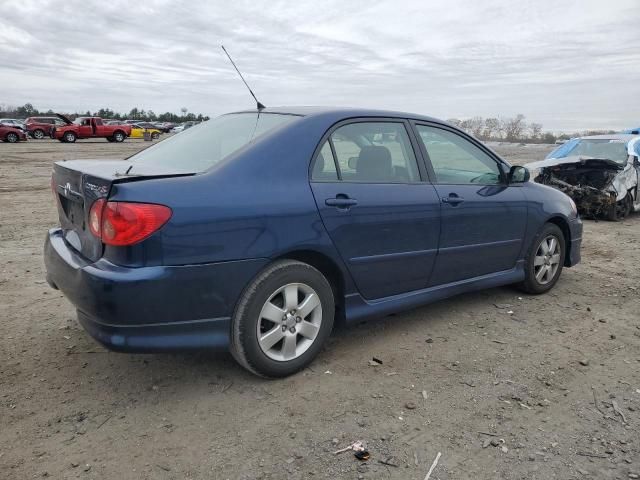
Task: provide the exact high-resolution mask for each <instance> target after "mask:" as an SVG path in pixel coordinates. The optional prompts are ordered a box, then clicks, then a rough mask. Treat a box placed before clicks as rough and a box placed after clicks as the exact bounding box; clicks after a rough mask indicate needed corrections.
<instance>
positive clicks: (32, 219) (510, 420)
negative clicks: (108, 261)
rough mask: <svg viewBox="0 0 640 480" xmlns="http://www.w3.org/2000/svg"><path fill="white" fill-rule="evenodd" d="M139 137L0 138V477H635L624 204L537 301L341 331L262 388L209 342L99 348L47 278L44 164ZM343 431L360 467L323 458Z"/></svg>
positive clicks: (508, 294)
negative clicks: (165, 348) (161, 351)
mask: <svg viewBox="0 0 640 480" xmlns="http://www.w3.org/2000/svg"><path fill="white" fill-rule="evenodd" d="M145 145H146V144H145V143H144V142H142V141H140V142H134V141H127V142H125V143H124V144H110V143H107V142H103V141H97V142H88V141H83V142H78V143H77V144H74V145H65V144H60V143H58V142H53V141H48V140H46V141H40V142H38V141H31V142H28V143H27V144H19V145H9V144H0V206H1V208H0V319H1V322H0V478H1V479H26V478H34V477H50V478H56V479H58V478H87V479H89V478H96V479H129V478H131V479H137V478H142V479H147V478H149V479H184V478H194V479H218V478H220V479H225V478H229V479H245V478H246V479H254V478H262V479H282V478H292V479H298V478H300V479H302V478H322V479H336V478H349V479H356V478H365V479H369V478H370V479H374V478H375V479H379V478H395V479H420V480H422V479H424V478H425V475H426V473H427V471H428V470H429V466H430V465H431V462H432V461H433V459H434V458H435V457H436V454H437V453H438V452H441V453H442V457H441V458H440V461H439V464H438V466H437V468H436V469H435V471H434V473H433V474H432V476H431V478H432V479H440V480H444V479H467V478H475V479H496V478H502V479H550V478H557V479H573V478H593V479H614V478H617V479H627V478H638V477H637V476H634V474H637V475H640V433H638V432H639V430H638V428H639V427H640V315H639V312H640V301H639V292H638V289H640V269H639V268H638V266H639V265H640V249H639V248H638V239H639V238H640V215H637V214H636V215H633V216H631V217H630V218H628V219H627V220H626V221H624V222H623V223H620V224H613V223H609V222H593V221H585V238H584V247H583V262H582V263H581V264H580V265H578V266H577V267H575V268H572V269H568V270H565V271H564V273H563V276H562V278H561V280H560V282H559V284H558V285H557V287H556V288H555V289H554V290H553V291H552V292H551V293H549V294H547V295H543V296H539V297H533V296H527V295H522V294H521V293H519V292H518V291H516V290H514V289H512V288H496V289H493V290H489V291H483V292H479V293H473V294H467V295H463V296H461V297H457V298H453V299H450V300H447V301H442V302H439V303H436V304H433V305H430V306H426V307H423V308H420V309H417V310H413V311H411V312H409V313H404V314H401V315H400V314H399V315H395V316H392V317H388V318H386V319H383V320H381V321H377V322H370V323H369V324H366V325H362V326H361V328H352V329H340V330H339V331H337V332H335V334H334V335H333V337H332V339H331V341H330V342H329V345H328V346H327V348H326V349H325V351H324V352H323V353H322V354H321V355H320V357H319V358H318V359H317V361H316V362H315V363H313V365H312V366H311V368H309V369H307V370H305V371H303V372H301V373H299V374H298V375H295V376H293V377H291V378H288V379H285V380H278V381H267V380H263V379H259V378H256V377H253V376H251V375H250V374H248V373H247V372H245V371H244V370H242V369H241V368H239V367H238V366H236V364H235V363H234V362H233V361H232V359H231V357H230V356H229V355H226V354H216V355H213V354H205V353H202V354H189V355H139V356H134V355H124V354H117V353H109V352H107V351H105V350H104V349H102V348H101V347H100V346H98V345H97V344H96V343H95V342H94V341H93V340H92V339H91V338H90V337H88V336H87V335H86V334H85V333H84V331H83V330H82V329H81V328H80V327H79V325H78V324H77V322H76V320H75V318H74V311H73V309H72V308H71V305H70V304H69V303H68V302H67V301H66V300H65V299H64V298H62V296H61V295H60V294H59V293H58V292H56V291H53V290H51V289H50V288H49V287H48V286H47V284H46V283H45V281H44V268H43V262H42V244H43V239H44V235H45V232H46V230H47V228H48V227H50V226H52V225H54V224H55V222H56V215H55V211H54V204H53V200H52V197H51V193H50V187H49V178H50V177H49V176H50V171H51V163H52V161H53V160H59V159H63V158H67V159H72V158H91V157H93V158H96V157H102V158H107V157H108V158H122V157H124V156H126V155H128V154H130V153H133V152H135V151H136V150H138V149H140V148H142V147H144V146H145ZM494 148H496V150H498V151H499V152H500V153H502V154H503V155H504V156H505V157H506V158H508V159H510V160H513V161H515V162H516V163H519V162H522V161H524V160H536V159H541V158H543V156H544V154H545V153H546V152H548V151H549V149H550V147H549V146H517V145H502V146H500V145H498V146H495V147H494ZM372 357H376V358H379V359H381V360H382V361H383V364H382V365H379V366H370V365H369V361H370V360H371V359H372ZM581 362H582V363H581ZM614 407H616V409H618V411H619V412H621V413H616V411H614ZM358 439H361V440H364V441H366V442H367V444H368V446H369V450H370V452H371V459H370V461H368V462H366V463H361V462H359V461H358V460H356V459H355V458H354V456H353V455H352V454H351V453H344V454H341V455H333V454H332V452H333V451H334V450H336V449H338V448H339V447H342V446H345V445H347V444H348V443H349V442H352V441H354V440H358ZM492 440H493V441H494V443H495V444H496V445H495V446H494V445H491V444H490V443H489V442H490V441H492ZM381 462H387V464H383V463H381Z"/></svg>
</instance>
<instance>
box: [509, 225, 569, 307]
mask: <svg viewBox="0 0 640 480" xmlns="http://www.w3.org/2000/svg"><path fill="white" fill-rule="evenodd" d="M550 239H553V240H555V242H556V243H555V245H557V246H552V248H553V251H552V252H550V254H547V253H546V252H545V245H546V248H547V249H549V246H550ZM566 253H567V250H566V243H565V238H564V234H563V233H562V230H560V227H558V226H557V225H555V224H553V223H546V224H545V225H544V227H542V230H540V232H539V233H538V235H536V237H535V239H534V241H533V242H532V245H531V247H530V248H529V252H528V253H527V257H526V259H525V267H524V270H525V279H524V281H523V282H522V283H520V284H519V287H520V289H521V290H524V291H525V292H527V293H531V294H534V295H539V294H541V293H545V292H548V291H549V290H551V289H552V288H553V286H554V285H555V284H556V282H557V281H558V278H560V274H561V273H562V267H563V266H564V259H565V256H566ZM541 262H542V264H540V263H541ZM536 264H538V265H536ZM542 269H546V270H547V273H543V274H541V270H542Z"/></svg>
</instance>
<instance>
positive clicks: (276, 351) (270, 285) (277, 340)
mask: <svg viewBox="0 0 640 480" xmlns="http://www.w3.org/2000/svg"><path fill="white" fill-rule="evenodd" d="M285 295H286V296H285ZM287 298H288V299H289V301H287ZM313 298H315V299H316V301H319V302H318V303H317V304H316V302H315V301H313ZM306 301H312V302H313V303H312V304H307V307H306V309H307V310H308V311H307V312H306V313H305V314H304V315H296V314H297V313H299V312H296V309H297V307H300V306H303V305H305V302H306ZM287 303H288V306H287ZM312 305H315V306H313V308H311V307H312ZM285 307H287V308H285ZM303 308H304V307H303ZM287 310H289V311H287ZM280 314H282V315H283V316H282V317H280ZM266 315H269V316H270V318H273V319H274V320H275V321H271V320H269V319H267V317H266ZM334 315H335V300H334V297H333V291H332V289H331V285H329V282H328V281H327V279H326V278H325V277H324V275H322V274H321V273H320V272H319V271H318V270H316V269H315V268H313V267H312V266H311V265H307V264H306V263H302V262H297V261H293V260H281V261H277V262H275V263H273V264H271V265H269V266H268V267H267V268H265V269H264V270H263V271H262V272H261V273H259V274H258V275H257V276H256V278H255V279H254V280H253V281H252V282H251V283H250V284H249V285H248V286H247V287H246V288H245V290H244V292H243V293H242V296H241V297H240V300H239V301H238V304H237V306H236V309H235V312H234V315H233V318H232V320H231V354H232V355H233V357H234V358H235V359H236V360H237V361H238V363H239V364H240V365H242V366H243V367H244V368H246V369H247V370H249V371H250V372H252V373H254V374H256V375H260V376H263V377H274V378H275V377H286V376H288V375H291V374H293V373H295V372H297V371H299V370H301V369H302V368H304V367H305V366H307V365H308V364H309V363H311V361H312V360H313V359H314V358H315V357H316V355H318V353H319V352H320V350H321V348H322V346H323V345H324V343H325V341H326V340H327V338H328V337H329V334H330V333H331V330H332V328H333V319H334ZM303 330H304V331H305V332H306V334H303V333H301V332H302V331H303ZM259 332H261V333H262V334H263V335H265V334H267V333H269V334H270V335H269V336H270V337H271V338H268V337H267V336H266V335H265V336H264V337H263V342H260V341H259V335H260V334H259ZM271 334H272V335H271ZM291 339H293V340H291ZM270 340H271V341H270ZM292 342H293V343H292ZM285 344H286V345H287V346H290V347H291V346H293V348H292V350H287V349H286V347H285ZM285 350H286V351H285ZM287 357H290V358H287Z"/></svg>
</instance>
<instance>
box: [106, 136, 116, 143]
mask: <svg viewBox="0 0 640 480" xmlns="http://www.w3.org/2000/svg"><path fill="white" fill-rule="evenodd" d="M107 142H109V143H113V142H115V140H114V139H113V137H107Z"/></svg>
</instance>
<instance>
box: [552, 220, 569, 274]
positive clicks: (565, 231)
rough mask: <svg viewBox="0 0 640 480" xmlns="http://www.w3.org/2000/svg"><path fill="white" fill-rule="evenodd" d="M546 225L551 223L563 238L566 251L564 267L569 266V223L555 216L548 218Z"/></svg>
mask: <svg viewBox="0 0 640 480" xmlns="http://www.w3.org/2000/svg"><path fill="white" fill-rule="evenodd" d="M547 223H553V224H554V225H556V226H557V227H558V228H559V229H560V230H561V231H562V236H563V237H564V248H565V249H566V253H565V256H564V266H565V267H569V266H571V262H570V259H571V230H570V229H569V222H567V220H566V219H565V218H564V217H561V216H560V215H556V216H554V217H551V218H549V219H548V220H547Z"/></svg>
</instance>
